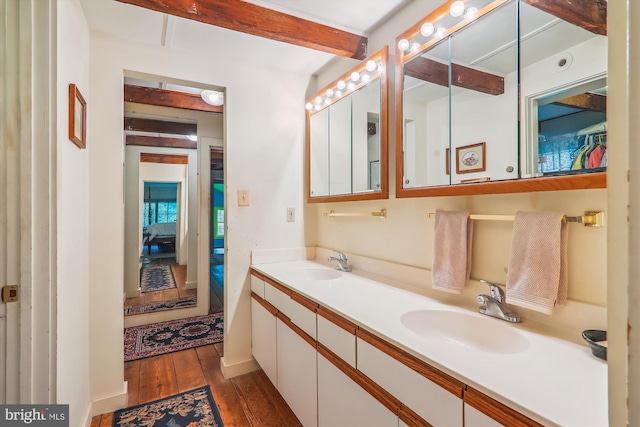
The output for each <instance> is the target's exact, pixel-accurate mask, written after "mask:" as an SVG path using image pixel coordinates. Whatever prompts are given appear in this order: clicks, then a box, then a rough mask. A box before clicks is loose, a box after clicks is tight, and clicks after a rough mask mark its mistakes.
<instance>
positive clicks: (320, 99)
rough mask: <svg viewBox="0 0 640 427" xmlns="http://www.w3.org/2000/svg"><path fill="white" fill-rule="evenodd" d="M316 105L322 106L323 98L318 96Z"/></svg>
mask: <svg viewBox="0 0 640 427" xmlns="http://www.w3.org/2000/svg"><path fill="white" fill-rule="evenodd" d="M315 103H316V104H322V97H321V96H316V99H315Z"/></svg>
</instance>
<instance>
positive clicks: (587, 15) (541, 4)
mask: <svg viewBox="0 0 640 427" xmlns="http://www.w3.org/2000/svg"><path fill="white" fill-rule="evenodd" d="M524 2H525V3H527V4H530V5H531V6H533V7H535V8H538V9H540V10H542V11H543V12H547V13H548V14H550V15H553V16H555V17H557V18H560V19H562V20H563V21H567V22H569V23H571V24H573V25H575V26H576V27H581V28H584V29H585V30H587V31H590V32H592V33H594V34H600V35H603V36H606V35H607V1H606V0H524Z"/></svg>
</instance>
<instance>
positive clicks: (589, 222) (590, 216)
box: [429, 211, 604, 227]
mask: <svg viewBox="0 0 640 427" xmlns="http://www.w3.org/2000/svg"><path fill="white" fill-rule="evenodd" d="M435 217H436V214H435V213H434V212H431V213H429V218H435ZM515 218H516V216H515V215H479V214H469V219H477V220H489V221H513V220H514V219H515ZM563 221H565V222H576V223H579V224H584V226H585V227H604V212H602V211H597V212H585V213H584V215H583V216H566V215H565V216H564V218H563Z"/></svg>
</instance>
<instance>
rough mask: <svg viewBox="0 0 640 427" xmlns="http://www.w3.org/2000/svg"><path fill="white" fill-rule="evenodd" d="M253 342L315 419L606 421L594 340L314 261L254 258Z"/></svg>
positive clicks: (276, 380) (331, 422) (324, 422)
mask: <svg viewBox="0 0 640 427" xmlns="http://www.w3.org/2000/svg"><path fill="white" fill-rule="evenodd" d="M251 295H252V299H251V312H252V333H253V340H252V350H253V355H254V357H255V359H256V360H257V361H258V363H259V364H260V366H261V367H262V369H263V370H264V371H265V373H266V374H267V376H268V377H269V379H270V380H271V381H272V382H273V384H274V385H275V386H276V387H277V389H278V390H279V392H280V393H281V394H282V396H283V397H284V399H285V400H286V401H287V403H288V404H289V406H290V407H291V409H292V410H293V411H294V413H295V414H296V416H297V417H298V418H299V419H300V421H301V422H302V424H303V425H305V426H332V427H333V426H356V425H362V426H446V427H451V426H463V425H464V426H466V427H475V426H500V425H506V426H537V425H545V426H547V425H549V426H605V425H607V424H608V420H607V365H606V363H605V362H603V361H601V360H599V359H596V358H594V357H593V356H592V355H591V353H590V351H589V349H588V348H587V347H586V346H582V345H578V344H575V343H572V342H568V341H565V340H563V339H560V338H557V337H555V336H552V335H548V334H543V333H538V332H536V328H535V325H532V322H529V321H525V322H524V323H523V324H517V325H516V324H509V323H507V322H504V321H501V320H498V319H495V318H491V317H488V316H483V315H481V314H478V313H476V312H473V311H470V310H466V309H463V308H460V307H455V306H450V305H446V304H443V303H441V302H438V301H435V300H433V299H431V298H428V297H426V296H422V295H418V294H415V293H412V292H409V291H406V290H403V289H399V288H396V287H392V286H389V285H387V284H384V283H382V282H378V281H376V280H372V279H370V278H364V277H361V276H358V275H357V274H354V273H347V272H341V271H337V270H335V269H333V268H331V267H328V266H326V265H323V264H319V263H316V262H313V261H292V262H281V263H272V264H258V265H253V266H252V270H251Z"/></svg>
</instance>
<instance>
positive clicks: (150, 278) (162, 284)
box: [140, 264, 176, 292]
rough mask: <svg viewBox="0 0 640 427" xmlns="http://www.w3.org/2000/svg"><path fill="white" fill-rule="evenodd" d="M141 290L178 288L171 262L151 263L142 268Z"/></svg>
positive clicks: (151, 290)
mask: <svg viewBox="0 0 640 427" xmlns="http://www.w3.org/2000/svg"><path fill="white" fill-rule="evenodd" d="M140 274H141V275H142V277H141V279H140V292H153V291H165V290H167V289H175V288H176V278H175V277H173V270H172V269H171V265H170V264H155V265H154V264H151V265H150V266H149V267H145V268H143V269H142V271H141V273H140Z"/></svg>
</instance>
